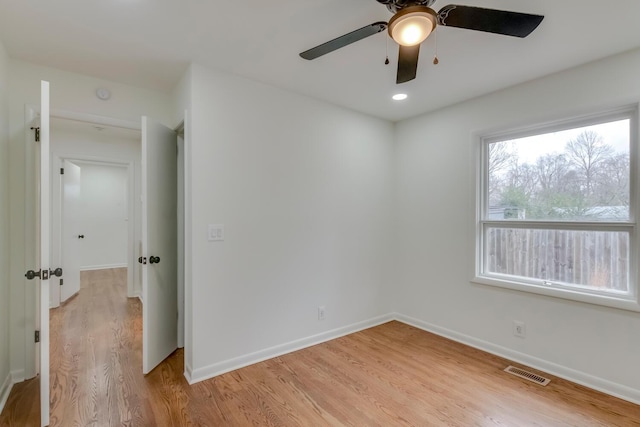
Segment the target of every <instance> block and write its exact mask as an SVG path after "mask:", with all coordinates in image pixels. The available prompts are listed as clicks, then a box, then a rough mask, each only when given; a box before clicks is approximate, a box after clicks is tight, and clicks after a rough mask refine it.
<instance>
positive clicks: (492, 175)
mask: <svg viewBox="0 0 640 427" xmlns="http://www.w3.org/2000/svg"><path fill="white" fill-rule="evenodd" d="M514 157H515V154H514V152H513V150H512V149H511V147H510V144H508V143H506V142H494V143H491V144H489V201H490V204H495V203H497V201H498V200H499V198H500V196H501V195H500V191H499V189H500V188H502V187H503V179H502V174H501V172H502V171H504V170H505V169H506V168H507V167H508V166H509V164H510V163H511V160H512V159H513V158H514Z"/></svg>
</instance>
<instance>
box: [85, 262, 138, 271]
mask: <svg viewBox="0 0 640 427" xmlns="http://www.w3.org/2000/svg"><path fill="white" fill-rule="evenodd" d="M127 267H128V265H127V264H126V263H125V264H102V265H85V266H84V267H80V271H91V270H108V269H110V268H127Z"/></svg>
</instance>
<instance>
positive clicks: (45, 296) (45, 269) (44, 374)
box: [37, 81, 51, 426]
mask: <svg viewBox="0 0 640 427" xmlns="http://www.w3.org/2000/svg"><path fill="white" fill-rule="evenodd" d="M49 170H50V165H49V82H45V81H42V82H41V84H40V171H39V173H40V177H39V179H40V184H39V193H40V200H39V204H40V206H39V207H40V209H39V210H40V212H39V221H38V222H39V225H40V226H39V233H38V239H39V242H38V243H39V250H38V264H39V267H40V280H39V282H40V283H39V286H40V295H39V298H38V301H37V303H38V312H37V313H38V318H39V319H38V321H39V326H40V354H39V356H40V357H39V359H40V365H39V369H40V423H41V425H42V426H47V425H49V281H48V280H47V279H48V277H49V270H50V265H49V258H50V253H49V249H50V237H49V236H50V223H51V219H50V210H49V209H50V185H49Z"/></svg>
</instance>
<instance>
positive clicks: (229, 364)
mask: <svg viewBox="0 0 640 427" xmlns="http://www.w3.org/2000/svg"><path fill="white" fill-rule="evenodd" d="M391 320H394V319H393V316H392V315H390V314H387V315H384V316H378V317H374V318H373V319H369V320H365V321H362V322H358V323H354V324H352V325H348V326H343V327H341V328H337V329H333V330H330V331H326V332H322V333H320V334H317V335H312V336H310V337H306V338H301V339H299V340H295V341H291V342H288V343H285V344H280V345H277V346H275V347H271V348H266V349H264V350H259V351H256V352H254V353H250V354H246V355H244V356H239V357H235V358H233V359H229V360H224V361H222V362H218V363H214V364H212V365H209V366H205V367H203V368H198V369H195V370H194V369H191V367H188V366H185V373H184V375H185V378H186V379H187V381H188V382H189V384H195V383H197V382H200V381H204V380H208V379H209V378H213V377H216V376H218V375H222V374H224V373H227V372H231V371H235V370H236V369H240V368H244V367H245V366H249V365H253V364H255V363H259V362H263V361H265V360H268V359H273V358H274V357H278V356H282V355H284V354H287V353H292V352H294V351H297V350H302V349H303V348H307V347H311V346H313V345H316V344H320V343H323V342H326V341H330V340H333V339H336V338H340V337H342V336H345V335H349V334H352V333H354V332H358V331H362V330H363V329H369V328H372V327H374V326H378V325H381V324H383V323H387V322H389V321H391Z"/></svg>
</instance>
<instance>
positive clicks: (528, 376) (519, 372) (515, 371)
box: [504, 366, 551, 386]
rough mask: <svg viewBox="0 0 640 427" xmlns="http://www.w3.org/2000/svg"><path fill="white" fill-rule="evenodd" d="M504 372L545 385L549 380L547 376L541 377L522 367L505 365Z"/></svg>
mask: <svg viewBox="0 0 640 427" xmlns="http://www.w3.org/2000/svg"><path fill="white" fill-rule="evenodd" d="M504 371H505V372H507V373H509V374H511V375H515V376H516V377H520V378H524V379H525V380H528V381H531V382H534V383H536V384H539V385H542V386H546V385H547V384H549V383H550V382H551V380H550V379H549V378H545V377H541V376H540V375H537V374H534V373H533V372H529V371H525V370H524V369H520V368H516V367H515V366H507V368H506V369H505V370H504Z"/></svg>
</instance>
